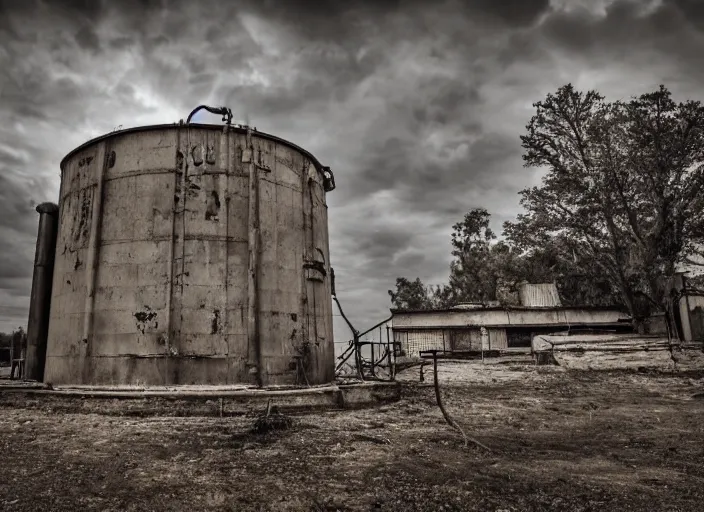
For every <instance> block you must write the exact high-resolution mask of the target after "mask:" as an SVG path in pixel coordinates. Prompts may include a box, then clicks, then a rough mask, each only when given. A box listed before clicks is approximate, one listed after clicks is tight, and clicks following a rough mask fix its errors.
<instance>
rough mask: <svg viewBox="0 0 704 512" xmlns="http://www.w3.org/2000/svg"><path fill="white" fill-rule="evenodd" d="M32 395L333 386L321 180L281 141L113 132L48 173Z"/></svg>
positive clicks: (181, 129)
mask: <svg viewBox="0 0 704 512" xmlns="http://www.w3.org/2000/svg"><path fill="white" fill-rule="evenodd" d="M61 172H62V179H61V189H60V201H59V208H60V211H59V228H58V237H57V245H56V259H55V264H54V278H53V286H52V296H51V310H50V311H51V313H50V320H49V332H48V342H47V357H46V368H45V376H44V380H45V382H51V383H55V384H113V385H114V384H134V385H140V384H143V385H159V384H166V385H170V384H238V383H243V384H258V385H280V384H306V383H308V384H321V383H327V382H330V381H332V380H333V379H334V348H333V346H334V345H333V338H332V303H331V296H330V263H329V248H328V221H327V206H326V204H325V189H326V186H325V176H324V173H323V171H322V170H321V167H320V164H319V163H318V162H317V160H315V159H314V157H312V156H311V155H310V154H308V153H307V152H305V151H304V150H302V149H300V148H298V147H297V146H295V145H293V144H291V143H288V142H286V141H284V140H282V139H278V138H276V137H273V136H269V135H266V134H263V133H260V132H256V131H250V130H248V129H242V128H235V127H232V126H226V127H222V126H215V125H163V126H155V127H145V128H140V129H135V130H130V131H122V132H116V133H114V134H109V135H106V136H104V137H101V138H98V139H95V140H93V141H91V142H88V143H86V144H85V145H83V146H81V147H80V148H78V149H77V150H75V151H74V152H72V153H71V154H69V155H68V156H67V157H66V158H65V159H64V161H63V162H62V166H61Z"/></svg>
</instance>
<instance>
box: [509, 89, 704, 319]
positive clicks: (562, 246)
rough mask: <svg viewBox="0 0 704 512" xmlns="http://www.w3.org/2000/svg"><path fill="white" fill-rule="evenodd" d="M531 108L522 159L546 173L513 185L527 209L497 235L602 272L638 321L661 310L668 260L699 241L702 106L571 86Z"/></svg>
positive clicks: (664, 93)
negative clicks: (529, 184)
mask: <svg viewBox="0 0 704 512" xmlns="http://www.w3.org/2000/svg"><path fill="white" fill-rule="evenodd" d="M534 107H535V108H536V114H535V115H534V116H533V118H532V119H531V120H530V122H529V124H528V125H527V127H526V130H527V134H526V135H524V136H522V137H521V141H522V146H523V148H524V150H525V153H524V155H523V159H524V162H525V165H526V166H527V167H542V168H544V169H545V170H546V174H545V176H544V178H543V181H542V184H541V186H540V187H533V188H530V189H526V190H524V191H522V192H521V196H522V199H521V204H522V205H523V207H524V208H525V210H526V213H525V214H522V215H519V217H518V220H517V221H516V222H515V223H506V225H505V231H506V234H507V236H508V238H509V240H510V241H511V242H512V243H514V244H515V245H516V246H519V247H522V248H523V249H524V250H527V251H528V252H530V251H533V252H536V253H539V252H540V251H544V250H545V247H546V246H548V244H552V246H553V248H554V250H555V251H556V252H555V257H556V258H557V259H558V261H559V262H561V264H562V265H566V266H568V267H569V266H572V267H574V268H575V269H577V270H579V272H578V273H577V275H583V276H586V277H587V279H588V277H589V276H603V277H604V278H606V279H607V280H608V281H609V282H610V283H611V287H612V290H609V289H607V288H609V287H608V286H606V287H605V289H604V291H605V292H606V295H609V294H610V293H612V292H613V291H616V292H617V293H618V295H619V296H620V298H621V301H622V302H623V304H624V305H625V306H626V307H627V308H628V310H629V312H630V313H631V315H632V316H633V318H634V319H635V320H636V321H637V322H638V323H640V321H641V320H643V319H645V318H646V317H647V316H648V315H649V314H650V313H651V312H652V311H654V310H662V309H664V305H665V304H666V296H667V293H668V283H669V282H671V278H672V277H673V275H674V272H675V265H676V264H677V263H678V262H680V261H682V260H683V259H685V258H686V255H688V254H689V255H691V254H693V253H694V252H695V251H697V247H700V246H701V243H702V242H704V229H703V228H704V213H703V212H704V210H703V208H702V207H703V206H704V194H702V192H703V191H702V187H703V185H704V165H702V162H703V161H704V130H703V128H704V108H703V107H702V105H701V104H700V103H699V102H695V101H687V102H685V103H679V104H677V103H675V102H674V101H673V100H672V99H671V95H670V92H669V91H668V90H667V89H666V88H665V87H662V86H661V87H660V89H659V90H657V91H655V92H652V93H648V94H643V95H641V96H640V97H638V98H634V99H632V100H630V101H628V102H620V101H619V102H614V103H608V102H606V101H604V98H603V96H601V95H600V94H598V93H597V92H595V91H589V92H586V93H582V92H579V91H577V90H575V89H574V88H573V87H572V85H571V84H568V85H566V86H564V87H562V88H560V89H559V90H558V91H557V93H555V94H548V95H547V97H546V99H545V100H543V101H540V102H538V103H535V104H534ZM570 258H571V261H570Z"/></svg>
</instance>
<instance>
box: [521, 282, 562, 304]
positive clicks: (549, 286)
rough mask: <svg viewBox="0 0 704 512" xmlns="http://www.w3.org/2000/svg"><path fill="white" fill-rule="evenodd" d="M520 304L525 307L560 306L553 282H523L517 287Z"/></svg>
mask: <svg viewBox="0 0 704 512" xmlns="http://www.w3.org/2000/svg"><path fill="white" fill-rule="evenodd" d="M518 296H519V299H520V301H521V306H527V307H533V306H535V307H560V306H562V302H561V301H560V295H559V294H558V293H557V285H555V283H540V284H531V283H523V284H521V285H520V287H519V288H518Z"/></svg>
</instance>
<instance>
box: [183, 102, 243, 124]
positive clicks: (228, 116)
mask: <svg viewBox="0 0 704 512" xmlns="http://www.w3.org/2000/svg"><path fill="white" fill-rule="evenodd" d="M199 110H207V111H208V112H210V113H211V114H220V115H222V120H223V121H225V122H226V123H227V124H232V110H230V109H229V108H227V107H209V106H208V105H198V106H197V107H196V108H194V109H193V111H192V112H191V113H190V114H188V119H186V124H191V118H192V117H193V116H194V115H195V114H196V112H198V111H199Z"/></svg>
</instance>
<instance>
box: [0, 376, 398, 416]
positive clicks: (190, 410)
mask: <svg viewBox="0 0 704 512" xmlns="http://www.w3.org/2000/svg"><path fill="white" fill-rule="evenodd" d="M400 396H401V391H400V386H399V385H398V384H397V383H395V382H364V383H358V384H344V385H343V384H340V385H334V384H333V385H325V386H314V387H309V388H297V387H288V388H286V387H271V388H249V387H244V386H239V387H238V386H178V387H169V386H150V387H144V388H136V387H130V386H111V387H107V386H62V387H55V388H49V386H47V385H45V384H42V383H32V382H18V381H0V406H3V407H18V408H32V409H34V408H37V409H44V408H51V409H52V410H53V411H56V412H62V411H63V412H78V413H86V414H104V415H110V416H238V415H246V414H261V413H262V412H263V411H264V410H265V409H266V406H267V403H268V401H269V400H271V403H272V405H275V406H276V407H278V409H279V410H280V411H281V412H285V413H289V414H297V413H310V412H320V411H325V410H343V409H361V408H367V407H374V406H378V405H382V404H385V403H391V402H395V401H397V400H399V399H400Z"/></svg>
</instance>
